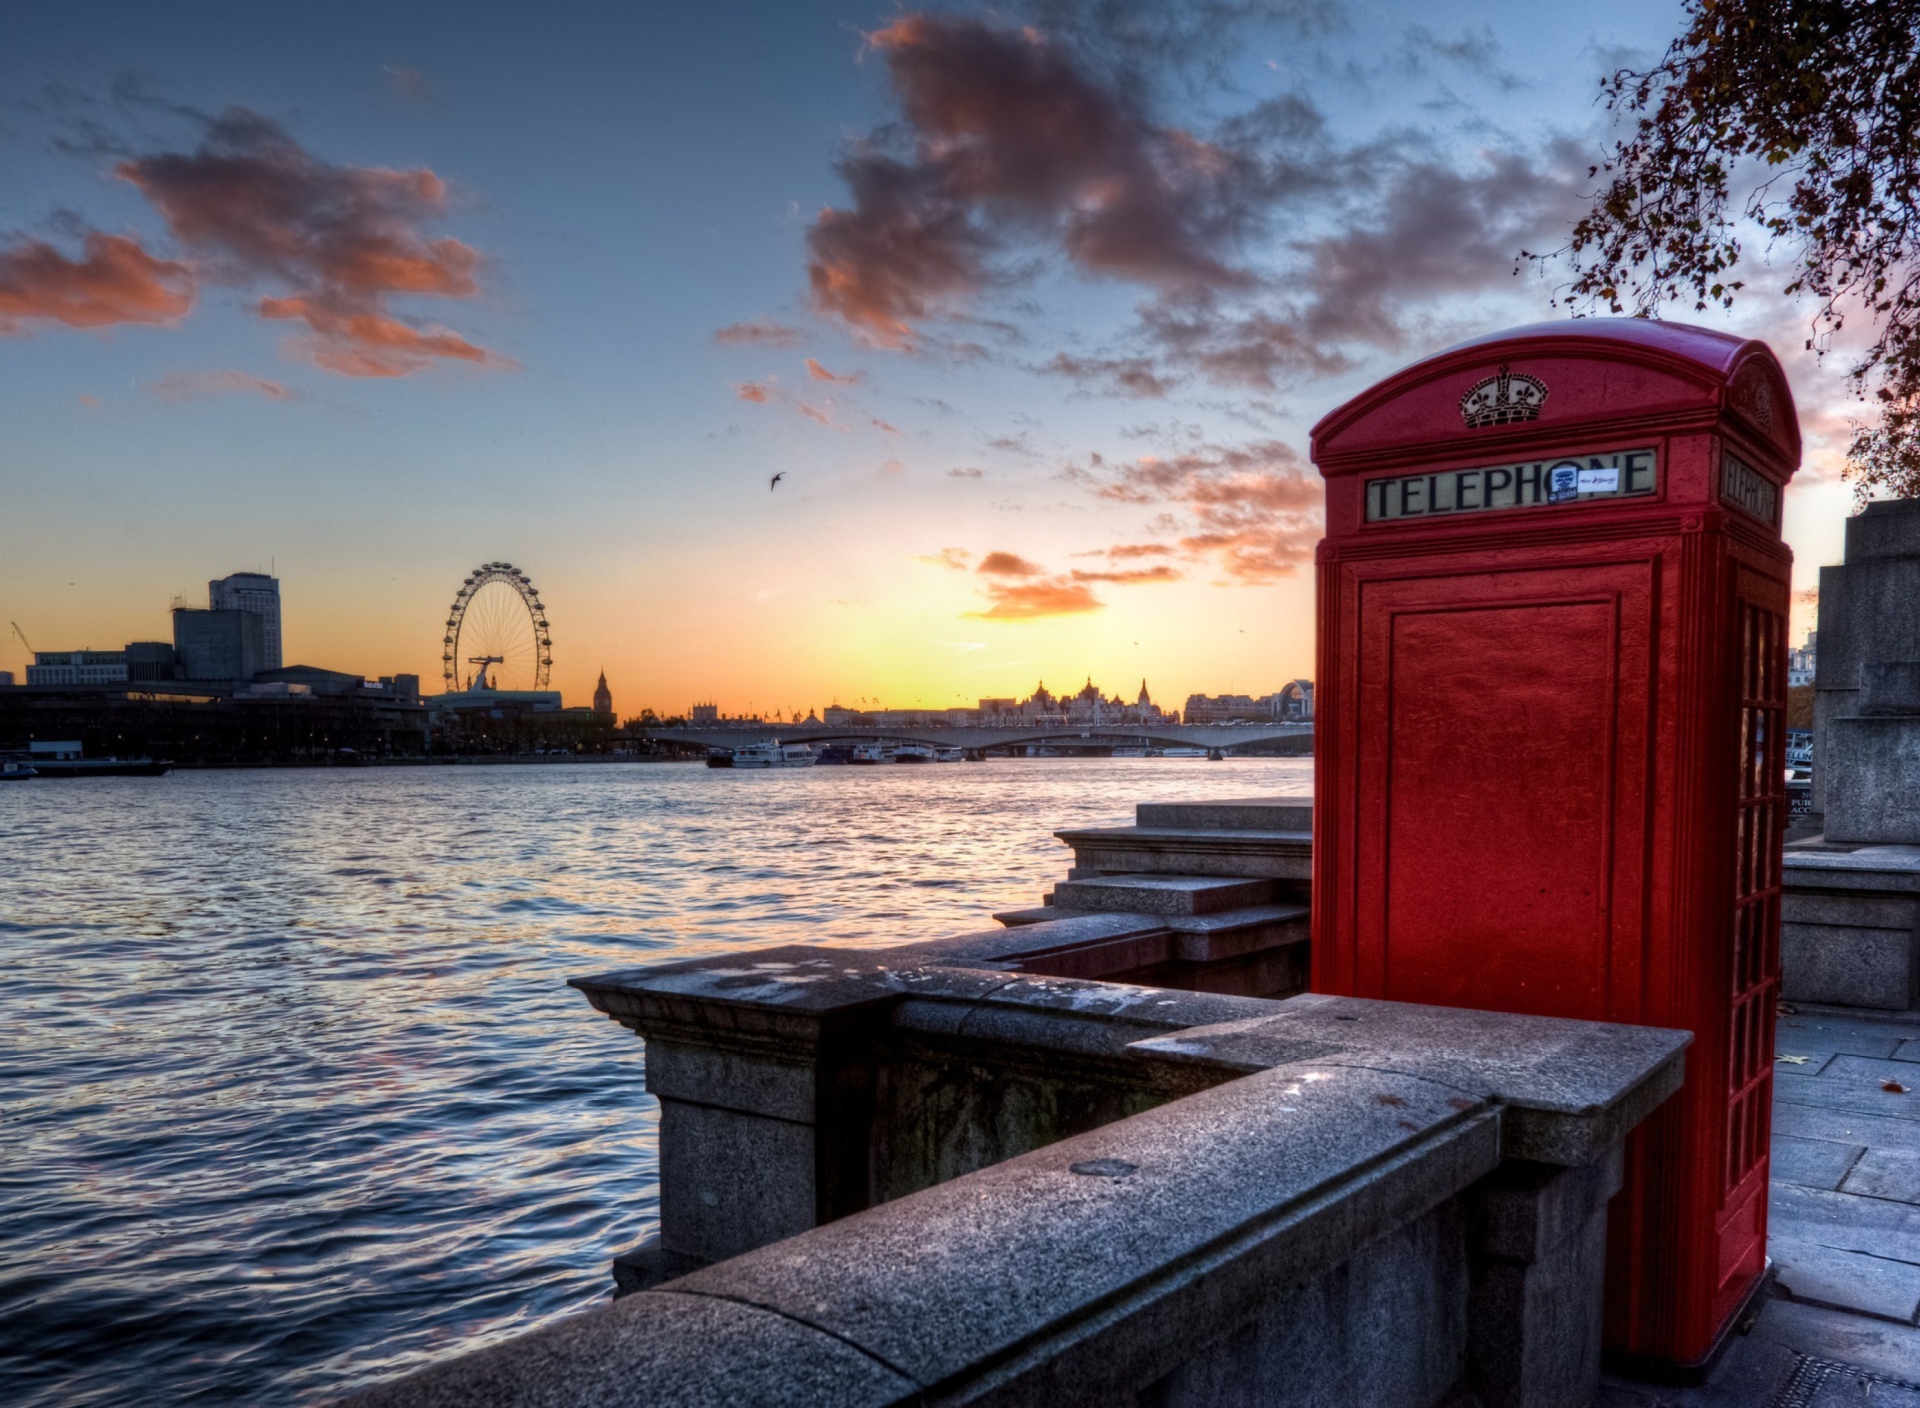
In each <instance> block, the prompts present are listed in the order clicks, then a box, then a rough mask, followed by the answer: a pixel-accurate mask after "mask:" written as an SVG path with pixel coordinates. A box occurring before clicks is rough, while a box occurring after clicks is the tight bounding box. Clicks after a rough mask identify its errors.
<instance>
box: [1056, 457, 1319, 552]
mask: <svg viewBox="0 0 1920 1408" xmlns="http://www.w3.org/2000/svg"><path fill="white" fill-rule="evenodd" d="M1066 475H1067V477H1068V478H1069V479H1070V480H1073V481H1074V482H1077V483H1079V484H1081V485H1083V486H1085V487H1086V488H1088V489H1090V490H1091V491H1092V492H1093V493H1094V494H1095V495H1096V496H1098V497H1100V498H1103V499H1108V500H1111V501H1113V502H1116V503H1125V504H1138V505H1141V506H1152V505H1165V506H1171V507H1175V508H1177V509H1179V510H1182V511H1183V513H1176V514H1170V515H1168V516H1167V517H1166V518H1165V519H1164V521H1163V523H1162V525H1161V526H1162V528H1163V530H1164V532H1165V534H1166V535H1167V536H1168V537H1169V538H1170V539H1171V540H1172V541H1171V543H1170V544H1156V543H1123V544H1120V545H1118V546H1115V547H1112V548H1108V549H1106V553H1107V555H1108V557H1109V558H1110V559H1111V560H1114V561H1125V560H1128V559H1138V558H1145V557H1159V556H1167V555H1169V553H1170V549H1172V548H1177V549H1178V550H1179V551H1180V553H1182V554H1184V555H1185V556H1188V557H1191V558H1196V559H1197V558H1201V557H1208V556H1212V557H1214V558H1216V559H1217V560H1218V562H1219V563H1220V565H1221V567H1222V568H1223V569H1225V571H1226V572H1227V574H1228V576H1229V577H1230V578H1232V579H1234V580H1237V581H1240V582H1245V583H1260V582H1270V581H1273V580H1274V579H1276V578H1279V577H1290V576H1292V575H1294V574H1295V573H1296V572H1298V571H1299V569H1300V566H1301V564H1303V563H1305V562H1307V561H1309V560H1310V559H1311V557H1312V554H1313V548H1314V544H1315V543H1317V542H1318V541H1319V538H1320V534H1321V524H1322V508H1323V503H1324V495H1323V492H1322V489H1321V486H1320V483H1319V481H1318V480H1317V479H1315V478H1313V477H1311V476H1310V475H1309V474H1308V472H1307V471H1306V467H1305V465H1304V464H1303V462H1302V460H1301V458H1300V456H1299V454H1298V452H1296V451H1295V450H1294V449H1293V448H1292V447H1291V446H1289V445H1287V444H1285V443H1283V442H1281V441H1277V440H1263V441H1255V442H1253V443H1251V444H1246V445H1200V446H1197V447H1195V448H1194V449H1191V450H1188V451H1185V452H1183V453H1179V454H1174V455H1167V456H1159V455H1142V456H1140V457H1139V458H1137V459H1134V460H1130V461H1124V462H1118V463H1116V462H1111V461H1108V460H1107V459H1105V458H1104V457H1102V456H1100V455H1097V454H1096V455H1090V456H1089V457H1088V459H1087V462H1086V463H1085V464H1083V465H1075V466H1070V467H1069V468H1068V470H1067V471H1066Z"/></svg>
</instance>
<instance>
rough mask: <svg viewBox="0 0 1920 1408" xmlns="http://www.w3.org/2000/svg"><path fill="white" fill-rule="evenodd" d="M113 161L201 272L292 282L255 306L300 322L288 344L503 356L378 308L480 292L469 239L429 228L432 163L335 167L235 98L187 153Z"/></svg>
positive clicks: (387, 360)
mask: <svg viewBox="0 0 1920 1408" xmlns="http://www.w3.org/2000/svg"><path fill="white" fill-rule="evenodd" d="M114 171H115V174H116V175H118V176H119V177H120V178H121V179H122V180H124V181H127V182H128V183H130V184H131V185H133V186H134V187H135V188H137V189H138V190H139V191H140V193H141V194H142V195H143V196H145V197H146V198H147V200H148V201H149V202H150V203H151V204H152V205H153V207H154V208H155V209H156V210H158V211H159V212H160V214H161V215H162V216H163V217H165V219H166V221H167V226H168V229H169V230H170V231H171V232H172V234H173V236H174V238H175V239H177V240H179V241H180V243H181V244H182V245H184V246H186V247H187V248H188V249H189V250H192V251H194V252H195V253H196V254H198V255H200V256H201V257H202V259H203V261H204V263H205V265H206V267H207V268H208V269H209V270H211V271H213V272H215V273H216V274H218V275H219V276H220V277H223V278H226V279H228V280H231V281H236V282H238V281H252V280H255V279H267V280H274V281H278V282H280V283H282V284H285V285H288V286H289V287H290V288H291V290H292V291H291V292H290V293H288V294H286V295H284V296H269V297H265V298H262V299H261V300H260V303H259V305H258V306H259V312H260V316H261V317H263V318H271V319H293V320H297V321H300V322H304V323H305V324H306V325H307V327H308V329H309V330H310V331H311V333H312V334H313V335H312V337H311V338H310V339H303V340H300V341H296V342H293V343H290V344H289V345H288V350H289V351H290V352H291V353H293V354H294V355H298V356H302V357H304V358H305V359H306V360H309V361H311V362H313V363H314V364H315V365H317V366H321V367H325V368H326V369H327V370H329V371H333V372H338V373H340V374H341V375H344V376H373V377H394V376H407V375H409V374H411V373H413V372H417V371H421V370H423V369H425V368H427V367H429V366H432V365H433V364H434V363H436V362H438V361H442V360H452V361H463V362H470V363H475V364H480V365H487V366H496V367H509V366H512V365H513V363H512V362H511V361H510V360H508V359H506V358H503V357H499V356H497V355H496V354H494V353H491V352H489V351H487V350H486V349H485V348H482V347H479V346H477V345H475V344H474V343H472V342H470V341H468V340H467V339H466V338H464V337H462V336H460V335H459V334H457V333H454V332H449V331H447V330H446V329H444V328H419V327H415V326H413V325H411V324H410V323H407V322H405V321H402V320H401V319H400V318H398V317H396V316H395V315H394V314H393V312H392V310H391V309H390V307H389V306H388V301H389V300H390V299H392V298H394V297H397V296H409V297H428V298H472V297H473V296H474V295H475V294H477V293H478V292H479V284H478V281H477V279H476V278H475V273H476V270H477V269H478V267H479V263H480V255H479V253H478V251H476V250H474V249H473V248H472V247H471V246H469V245H466V244H463V243H462V242H461V241H459V240H456V239H430V238H429V237H428V236H427V234H426V229H425V227H426V225H427V224H428V222H430V221H432V220H436V219H438V218H439V217H440V216H441V215H443V214H444V213H445V210H446V203H447V188H446V183H445V182H444V181H442V180H441V179H440V178H439V177H438V176H437V175H435V174H434V173H433V172H431V171H428V170H426V169H424V168H420V169H415V170H411V171H396V170H392V169H389V168H386V167H373V166H335V165H332V164H331V163H328V162H325V161H321V160H319V159H318V158H316V157H314V156H312V155H311V154H310V153H308V152H307V151H305V150H304V149H303V148H302V147H301V146H300V145H299V144H298V143H297V142H295V141H294V140H293V138H292V137H290V136H289V135H288V134H287V133H286V132H285V131H283V130H282V129H281V128H280V126H279V125H278V124H277V123H275V122H273V121H272V120H270V119H268V118H264V117H261V116H259V115H258V114H257V113H252V112H249V111H247V110H246V109H244V108H229V109H228V110H227V111H226V112H224V113H222V114H221V115H220V116H219V117H217V118H214V119H212V120H210V121H209V122H208V123H207V126H206V138H205V140H204V141H203V142H202V143H201V145H200V147H199V149H198V150H196V151H194V152H190V153H188V152H161V153H157V154H154V155H150V156H143V157H137V158H132V159H129V160H126V161H122V162H121V163H120V164H119V165H118V166H116V167H115V168H114Z"/></svg>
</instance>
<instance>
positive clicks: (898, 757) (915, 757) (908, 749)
mask: <svg viewBox="0 0 1920 1408" xmlns="http://www.w3.org/2000/svg"><path fill="white" fill-rule="evenodd" d="M893 760H894V761H895V762H896V763H930V762H932V761H933V749H931V748H929V747H927V745H926V744H924V743H902V744H901V745H900V746H899V747H898V748H896V749H894V750H893Z"/></svg>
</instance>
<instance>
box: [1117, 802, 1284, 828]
mask: <svg viewBox="0 0 1920 1408" xmlns="http://www.w3.org/2000/svg"><path fill="white" fill-rule="evenodd" d="M1133 816H1134V821H1135V822H1136V823H1137V824H1138V825H1140V826H1142V827H1168V828H1177V829H1182V830H1253V831H1260V830H1278V831H1306V832H1309V833H1311V832H1312V830H1313V798H1311V797H1230V798H1225V799H1222V800H1220V801H1217V802H1140V803H1138V804H1136V805H1135V807H1134V809H1133ZM1276 822H1279V823H1282V824H1281V825H1278V826H1276V825H1275V823H1276Z"/></svg>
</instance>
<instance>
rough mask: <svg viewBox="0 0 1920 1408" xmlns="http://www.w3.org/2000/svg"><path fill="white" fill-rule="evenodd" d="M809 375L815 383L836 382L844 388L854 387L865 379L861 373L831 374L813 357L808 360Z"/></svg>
mask: <svg viewBox="0 0 1920 1408" xmlns="http://www.w3.org/2000/svg"><path fill="white" fill-rule="evenodd" d="M807 375H808V376H810V377H812V378H813V379H814V380H815V381H835V382H839V383H840V384H841V385H842V386H852V385H854V384H855V383H856V382H859V381H862V380H864V379H865V378H864V376H863V374H862V373H860V372H853V373H851V374H850V375H846V376H842V375H840V374H839V373H837V372H830V371H828V370H827V369H826V368H825V367H823V366H821V365H820V363H819V362H818V361H816V360H815V359H814V358H812V357H809V358H807Z"/></svg>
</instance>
